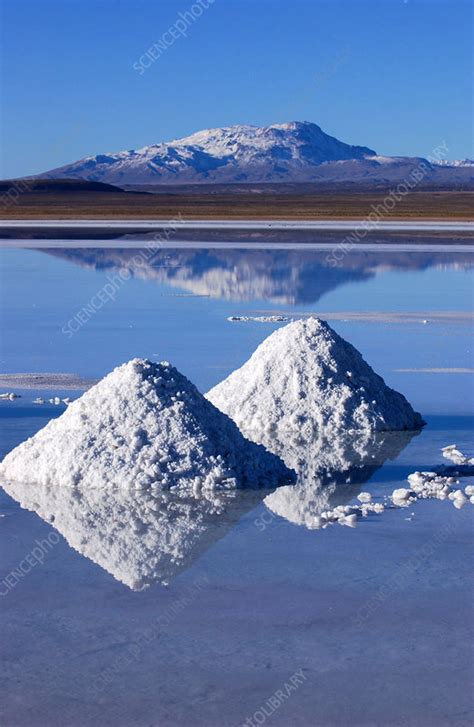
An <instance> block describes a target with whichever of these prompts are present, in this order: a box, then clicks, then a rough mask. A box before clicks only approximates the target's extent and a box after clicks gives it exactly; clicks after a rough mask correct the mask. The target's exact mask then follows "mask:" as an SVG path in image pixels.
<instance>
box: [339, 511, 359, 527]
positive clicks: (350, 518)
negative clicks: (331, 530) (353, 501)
mask: <svg viewBox="0 0 474 727" xmlns="http://www.w3.org/2000/svg"><path fill="white" fill-rule="evenodd" d="M338 522H339V523H340V524H341V525H346V526H347V527H348V528H355V527H357V515H355V514H352V515H345V516H344V517H342V518H339V520H338Z"/></svg>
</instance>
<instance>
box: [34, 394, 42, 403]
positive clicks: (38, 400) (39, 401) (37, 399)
mask: <svg viewBox="0 0 474 727" xmlns="http://www.w3.org/2000/svg"><path fill="white" fill-rule="evenodd" d="M33 404H44V399H42V398H41V396H37V397H36V399H33Z"/></svg>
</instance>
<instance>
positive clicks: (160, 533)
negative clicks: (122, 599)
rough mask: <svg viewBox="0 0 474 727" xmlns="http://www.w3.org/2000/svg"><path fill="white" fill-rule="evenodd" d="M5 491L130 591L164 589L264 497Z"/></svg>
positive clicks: (13, 485) (27, 487)
mask: <svg viewBox="0 0 474 727" xmlns="http://www.w3.org/2000/svg"><path fill="white" fill-rule="evenodd" d="M5 489H6V491H7V492H8V493H9V495H11V497H13V498H15V499H16V500H18V501H19V502H20V504H21V506H22V507H24V508H27V509H29V510H33V511H35V512H36V513H37V514H38V515H39V516H40V517H41V518H43V519H44V520H46V521H47V522H52V523H53V525H54V527H55V528H56V529H57V530H58V531H59V532H60V533H61V534H62V535H63V536H64V537H65V538H66V540H67V542H68V543H69V545H70V546H71V547H73V548H74V549H75V550H77V551H78V552H79V553H81V554H82V555H84V556H86V557H87V558H89V559H90V560H92V561H93V562H94V563H97V564H98V565H99V566H101V567H102V568H104V569H105V570H106V571H108V572H109V573H110V574H111V575H113V577H114V578H116V579H117V580H119V581H121V582H122V583H124V584H125V585H127V586H129V587H130V588H132V589H134V590H141V589H143V588H146V587H147V586H149V585H150V584H152V583H154V582H159V583H163V584H165V583H169V581H170V580H171V579H172V578H173V577H175V576H176V575H177V574H178V573H180V572H182V571H183V570H184V569H185V568H186V567H189V566H190V565H191V563H192V562H193V561H194V560H196V559H197V558H198V557H199V556H200V555H201V554H202V553H203V552H204V551H205V550H207V549H208V548H209V547H210V546H211V545H212V543H214V542H215V541H216V540H217V539H219V538H221V537H223V536H224V535H225V534H226V532H228V530H229V529H230V528H231V527H232V525H233V524H234V523H235V522H237V520H238V519H239V518H240V517H241V516H242V515H243V514H244V513H245V512H247V511H248V510H250V509H251V508H253V507H255V506H256V505H257V504H258V503H259V502H260V501H261V499H262V497H263V496H264V495H265V493H266V492H267V491H265V490H258V491H256V490H253V491H252V490H245V491H242V490H236V489H233V490H226V491H220V492H211V491H209V490H206V491H203V492H201V493H199V494H195V493H193V492H189V491H183V490H181V489H175V490H174V491H169V490H162V491H159V492H156V491H154V490H152V489H148V490H145V491H135V490H130V488H123V487H122V488H118V487H114V486H112V485H108V486H107V487H102V488H96V487H89V486H82V485H78V486H75V487H57V486H54V485H37V484H35V485H31V484H29V483H19V482H8V483H7V484H6V485H5Z"/></svg>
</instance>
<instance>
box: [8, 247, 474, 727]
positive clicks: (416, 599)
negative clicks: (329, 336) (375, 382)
mask: <svg viewBox="0 0 474 727" xmlns="http://www.w3.org/2000/svg"><path fill="white" fill-rule="evenodd" d="M134 255H136V251H133V250H129V249H127V250H109V249H107V250H94V249H81V250H58V249H55V250H51V251H50V252H48V251H43V250H34V251H33V250H32V251H28V250H3V251H2V252H1V259H2V273H1V277H2V324H3V330H4V341H3V346H2V354H1V358H2V369H3V371H5V372H10V373H18V372H31V371H36V372H70V373H77V374H80V375H81V376H84V377H88V378H97V377H99V376H102V375H104V374H105V373H106V372H108V371H109V370H110V369H111V368H113V367H114V366H115V365H117V364H119V363H122V362H123V361H125V360H127V359H129V358H131V357H134V356H147V357H149V358H151V359H153V360H163V359H165V360H170V361H171V362H172V363H173V364H175V365H176V366H177V367H178V368H179V369H181V370H182V371H183V373H185V374H186V375H187V376H189V378H191V380H193V381H194V382H195V383H196V385H197V386H198V387H199V388H200V389H201V390H202V391H206V390H207V389H208V388H210V387H211V386H212V385H214V384H215V383H217V382H218V381H220V380H221V379H222V378H224V377H225V376H227V374H228V373H229V372H230V371H231V370H233V369H234V368H236V367H237V366H239V365H241V364H242V363H243V362H244V361H245V360H246V359H247V358H248V356H249V355H250V353H251V352H252V351H253V350H254V348H255V347H256V345H258V343H259V342H260V341H262V340H263V338H265V337H266V336H267V335H268V334H269V333H270V332H271V331H272V330H274V329H275V327H276V325H284V324H269V323H257V322H248V323H242V322H229V321H228V320H227V318H228V317H229V316H232V315H245V316H258V315H267V314H274V313H281V314H283V315H285V316H288V317H290V318H291V317H292V316H298V315H305V314H308V313H312V312H314V313H316V314H319V315H321V316H322V317H323V318H324V317H327V318H328V319H329V321H330V323H331V325H332V326H333V327H334V328H335V329H336V330H337V331H338V332H339V333H340V334H341V335H342V336H344V337H345V338H346V339H347V340H349V341H350V342H351V343H352V344H353V345H355V346H356V347H357V348H358V349H359V350H360V351H361V352H362V353H363V355H364V357H365V358H366V360H368V362H369V363H370V364H371V365H372V366H373V367H374V369H375V370H376V371H377V372H378V373H380V374H381V375H382V376H384V378H385V380H386V382H387V383H388V384H389V385H391V386H394V387H395V388H396V389H398V390H400V391H402V392H403V393H404V394H405V395H406V396H407V398H408V399H409V400H410V402H411V403H412V404H413V406H414V407H415V408H416V409H417V410H419V411H420V412H421V413H422V414H423V416H424V418H425V419H426V420H427V422H428V424H427V426H426V427H425V428H424V429H423V431H422V432H421V433H420V434H419V435H418V436H415V437H413V438H412V439H411V441H409V442H408V443H406V446H404V448H403V447H402V448H398V449H397V448H395V450H394V451H393V453H392V457H393V458H392V459H387V460H386V461H385V462H383V461H379V460H377V461H376V462H375V466H373V467H367V468H366V469H364V470H363V471H361V470H360V469H359V470H358V471H357V472H356V475H355V477H354V478H353V484H352V486H349V483H346V484H345V485H344V484H338V485H337V493H338V495H339V496H340V498H341V501H344V502H353V498H354V496H355V494H357V491H358V489H359V488H360V489H363V490H369V491H370V492H372V493H373V494H374V497H376V498H378V499H379V500H380V501H383V497H384V495H387V494H390V493H391V492H392V490H393V489H394V487H396V486H403V485H404V484H405V480H406V477H407V475H408V474H409V473H410V472H413V471H414V470H416V469H432V468H433V466H435V465H439V464H441V463H442V457H441V452H440V448H441V447H443V446H445V445H447V444H450V443H453V442H456V443H457V445H458V446H459V448H460V449H461V450H464V451H466V453H469V454H472V431H473V428H474V427H473V420H472V412H473V399H474V393H473V386H472V369H473V357H472V321H471V315H472V308H473V305H472V264H471V262H470V261H471V256H470V254H467V253H446V252H443V253H435V252H428V253H425V252H412V253H407V252H404V253H396V252H395V253H393V252H390V253H388V252H384V253H369V252H365V253H363V252H357V253H356V252H353V253H351V254H349V255H347V256H346V257H345V258H344V261H343V263H342V265H341V266H340V267H337V268H331V267H330V266H329V265H328V263H327V261H326V256H327V253H326V252H324V253H319V252H298V251H248V250H207V251H196V250H188V249H187V250H185V251H177V252H173V251H172V250H166V251H161V252H160V253H159V254H157V255H156V256H154V257H153V259H151V260H150V259H148V258H146V259H144V258H143V257H142V258H141V259H138V263H139V264H138V263H137V259H135V260H133V257H134ZM120 269H125V270H128V271H129V272H130V271H132V272H133V276H132V277H127V279H123V280H122V279H120V280H121V282H117V276H118V272H119V270H120ZM114 281H115V282H114ZM107 285H109V286H110V285H112V287H113V289H114V292H113V295H111V296H110V297H109V298H107V296H106V295H105V294H104V295H103V297H104V298H105V302H103V301H102V300H100V298H97V296H98V294H99V292H100V291H101V290H102V291H103V290H105V289H106V288H105V286H107ZM97 300H100V304H98V303H97ZM94 301H95V303H94ZM356 313H358V314H360V315H359V316H358V317H357V316H355V317H354V314H356ZM387 314H390V315H387ZM81 318H82V319H84V320H83V321H82V322H81V320H80V319H81ZM76 329H77V330H76ZM407 369H409V370H408V371H407ZM433 370H438V371H437V372H435V371H433ZM440 370H441V371H440ZM456 370H457V371H458V372H456ZM459 371H462V373H461V372H459ZM469 371H470V372H469ZM11 390H14V391H17V392H18V393H21V394H22V398H21V399H17V400H15V401H0V417H1V419H0V421H1V427H2V443H1V448H2V451H1V455H2V456H3V454H5V453H6V452H7V451H9V450H10V449H11V448H12V447H14V446H15V445H16V444H18V443H19V442H21V441H23V440H24V439H25V438H26V437H28V436H30V435H32V434H33V433H34V432H36V431H37V430H38V429H39V428H41V427H42V426H43V425H44V424H45V423H46V422H47V421H48V419H49V418H50V417H51V416H56V415H58V414H60V413H61V411H63V409H64V407H63V406H62V405H60V406H54V405H51V404H44V405H35V404H33V403H32V400H33V399H34V398H35V397H36V396H37V395H41V396H43V397H45V398H50V397H51V396H53V395H56V394H58V395H59V396H61V397H64V396H71V397H72V398H74V397H76V396H77V395H78V394H79V393H80V392H71V391H63V392H61V391H59V390H56V389H54V388H53V389H50V390H48V391H33V390H26V389H24V390H20V389H16V388H15V387H14V386H12V387H11ZM400 449H401V451H400ZM382 459H383V458H382ZM361 472H362V473H361ZM336 474H337V473H334V479H335V480H337V476H336ZM364 478H365V481H364ZM367 478H368V479H367ZM471 479H472V478H471ZM354 483H355V484H354ZM264 494H265V493H261V497H259V496H257V495H256V496H255V497H254V498H253V499H252V498H249V499H248V500H247V501H241V502H240V503H239V506H238V507H237V508H235V507H234V508H233V509H232V512H231V513H230V510H228V511H226V513H224V516H223V517H221V519H220V521H219V525H218V526H217V525H216V522H215V519H212V518H210V519H209V520H206V522H205V527H204V528H203V533H202V536H201V538H200V539H199V542H198V543H197V544H196V547H194V545H193V548H191V550H190V553H189V554H188V559H187V561H186V564H185V566H186V567H184V568H177V569H176V572H175V573H172V574H171V577H170V578H169V585H168V586H163V585H161V584H160V583H159V582H155V583H152V584H151V585H150V586H149V587H148V588H146V589H145V590H141V591H134V590H131V589H130V588H129V587H128V586H127V585H125V584H124V583H123V582H121V581H120V580H118V579H117V577H114V575H113V574H112V573H109V572H107V570H106V569H105V568H106V566H107V562H106V561H104V556H103V555H102V561H101V563H100V564H97V563H95V562H93V560H92V559H91V557H85V556H84V555H81V554H80V553H79V552H77V551H76V550H74V549H72V548H71V547H70V546H69V545H68V544H67V542H66V540H65V539H64V538H63V537H60V536H58V535H57V530H55V528H54V523H48V522H45V521H44V520H42V519H41V518H40V517H39V516H38V515H37V514H36V513H35V512H30V511H27V510H22V509H21V508H20V506H19V504H18V502H16V501H15V500H14V499H12V498H11V497H9V496H8V495H6V493H4V492H3V491H2V494H1V496H0V498H1V499H0V514H1V515H2V516H3V517H2V518H1V519H0V538H1V540H2V546H1V550H0V552H1V556H0V557H1V565H2V578H5V577H6V576H7V575H8V574H9V573H11V572H12V571H15V570H16V571H18V567H19V564H20V563H22V562H23V560H24V559H25V557H26V556H27V555H28V554H29V553H31V552H32V551H33V549H34V548H35V547H37V541H40V542H43V550H44V556H42V557H41V561H42V563H36V564H35V565H34V566H31V567H30V569H29V572H28V573H27V574H25V575H22V576H21V577H18V578H17V580H16V582H15V584H14V585H13V586H9V585H8V588H7V587H6V586H5V584H4V581H2V584H3V587H2V590H3V591H5V590H6V593H5V594H4V595H3V597H2V598H0V608H1V609H2V623H3V626H4V629H3V630H4V637H3V639H2V654H3V657H2V661H3V671H2V684H3V688H2V702H3V706H2V712H1V718H0V719H1V722H2V724H7V725H45V724H47V725H64V724H67V725H81V726H82V725H96V724H110V725H119V726H120V727H121V726H122V725H123V726H124V727H125V725H127V726H128V725H137V726H140V727H141V726H142V725H193V724H196V725H239V724H242V723H244V722H245V721H246V720H247V719H248V718H250V719H251V720H252V721H253V723H254V724H258V723H260V724H261V723H262V722H261V720H262V715H263V719H264V721H268V722H270V721H271V722H272V723H274V724H281V725H289V724H291V725H293V724H294V725H347V724H355V725H373V724H383V725H385V724H410V725H444V724H471V723H472V717H473V714H472V708H473V704H472V695H471V690H470V685H471V683H472V677H473V676H474V668H473V657H472V650H471V648H470V637H472V633H471V631H472V597H473V588H472V557H471V555H472V549H471V550H470V548H472V535H473V513H474V508H472V506H470V505H468V506H466V507H464V508H463V509H462V510H456V509H455V508H454V507H453V506H452V504H451V502H449V501H444V502H440V501H423V502H419V503H417V504H415V506H413V507H410V508H408V509H397V510H392V509H390V510H386V511H385V513H384V514H383V515H381V516H377V517H375V516H374V517H369V518H367V519H364V520H362V521H361V522H360V523H359V525H358V527H357V528H356V529H355V530H352V529H350V528H343V527H340V526H334V527H331V528H328V529H327V530H324V531H317V530H308V529H306V528H305V527H303V526H301V525H295V524H293V523H291V522H289V521H287V520H285V519H284V518H282V517H278V516H276V515H273V514H272V513H271V511H270V510H269V509H268V508H267V507H266V505H265V503H264V502H263V497H264ZM137 497H140V496H138V495H137ZM229 513H230V514H229ZM77 522H78V525H77V527H78V528H79V527H82V528H84V526H83V525H80V521H79V517H77ZM56 525H57V527H58V529H59V531H61V527H60V525H61V523H60V522H59V521H58V522H56ZM126 527H127V523H126V522H125V523H124V527H123V528H122V531H123V533H125V536H124V537H125V542H127V538H128V542H129V545H130V547H131V544H132V542H133V543H134V542H135V541H134V540H133V538H134V536H133V535H128V534H127V531H126ZM51 534H53V535H51ZM79 535H81V537H82V538H83V541H84V543H83V544H82V545H79V546H77V547H79V549H81V548H82V549H83V550H84V548H85V547H86V546H87V540H88V538H90V534H89V533H88V531H87V528H86V529H83V530H81V531H80V532H79ZM99 536H100V532H99ZM48 537H49V538H50V540H48V541H46V540H45V539H46V538H48ZM53 541H54V542H53ZM99 541H100V542H102V543H103V539H102V541H101V539H100V537H99ZM45 543H46V544H45ZM104 547H105V546H104ZM104 552H105V558H106V556H107V548H106V547H105V551H104ZM134 552H135V551H134ZM89 556H90V553H89ZM99 560H100V559H99V558H98V561H99ZM128 562H129V561H128V560H127V553H126V552H125V553H124V563H125V564H127V563H128ZM109 565H110V564H109ZM115 575H116V576H117V573H115ZM288 685H290V686H289V687H288ZM275 693H277V694H279V696H277V697H272V695H275ZM249 724H252V722H249Z"/></svg>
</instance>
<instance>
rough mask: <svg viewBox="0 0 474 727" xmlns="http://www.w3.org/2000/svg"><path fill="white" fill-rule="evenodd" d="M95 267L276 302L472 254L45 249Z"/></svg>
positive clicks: (460, 262) (310, 298) (303, 299)
mask: <svg viewBox="0 0 474 727" xmlns="http://www.w3.org/2000/svg"><path fill="white" fill-rule="evenodd" d="M46 252H47V253H48V254H50V255H55V256H58V257H61V258H63V259H66V260H69V261H71V262H73V263H75V264H76V265H80V266H81V267H84V268H90V269H93V270H119V269H120V268H125V269H127V270H129V271H130V272H131V273H132V274H133V275H134V276H135V277H137V278H141V279H143V280H149V281H155V282H156V283H165V284H167V285H171V286H173V287H175V288H179V289H182V290H187V291H190V292H192V293H194V294H198V295H208V296H210V297H212V298H223V299H226V300H240V301H245V300H268V301H271V302H273V303H275V304H298V303H300V304H301V303H302V304H305V303H315V302H316V301H318V300H319V299H320V298H321V297H322V296H323V295H324V294H325V293H328V292H330V291H331V290H334V289H335V288H338V287H339V286H340V285H344V284H345V283H350V282H358V281H364V280H368V279H370V278H371V277H373V276H374V275H375V274H376V273H377V271H379V270H387V269H394V270H424V269H426V268H429V267H434V266H439V265H446V266H448V265H453V266H457V267H459V266H462V267H465V268H467V267H470V266H471V265H472V256H470V255H469V253H447V252H446V253H444V252H433V253H431V252H386V251H381V252H375V253H374V252H362V251H357V250H353V251H351V253H350V254H348V255H346V256H345V257H344V259H343V260H342V261H341V264H340V266H338V267H331V266H330V265H329V263H328V261H327V259H328V257H329V256H330V252H328V251H327V250H325V251H321V252H318V251H299V250H238V249H228V250H227V249H215V250H206V249H187V250H170V249H168V250H159V251H157V252H154V250H153V249H150V250H147V249H142V250H140V249H130V248H126V249H100V248H92V249H91V248H88V249H87V248H86V249H72V250H71V249H50V250H47V251H46Z"/></svg>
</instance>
